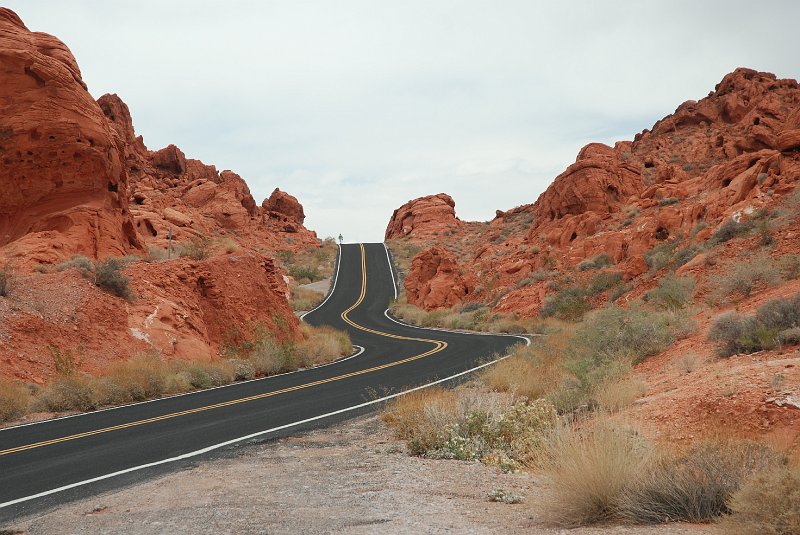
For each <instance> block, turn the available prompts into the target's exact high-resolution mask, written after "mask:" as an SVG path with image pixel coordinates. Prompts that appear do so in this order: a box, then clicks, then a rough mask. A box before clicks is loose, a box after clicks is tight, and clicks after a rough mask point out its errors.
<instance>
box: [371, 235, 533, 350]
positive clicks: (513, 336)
mask: <svg viewBox="0 0 800 535" xmlns="http://www.w3.org/2000/svg"><path fill="white" fill-rule="evenodd" d="M383 248H384V249H385V250H386V261H387V262H388V263H389V273H391V274H392V285H393V286H394V298H395V299H397V279H395V277H394V270H393V269H392V261H391V259H390V258H389V248H388V247H387V246H386V242H383ZM383 315H384V316H386V317H387V318H389V319H390V320H391V321H393V322H395V323H397V324H398V325H403V326H404V327H411V328H413V329H419V330H421V331H443V332H446V333H455V334H471V335H473V336H506V337H509V338H519V339H520V340H524V341H525V345H526V346H529V345H531V339H530V338H529V337H527V336H522V335H520V334H506V333H481V332H471V331H456V330H453V329H444V328H441V327H420V326H419V325H412V324H410V323H405V322H402V321H400V320H397V319H395V318H393V317H391V316H390V315H389V309H388V308H387V309H386V310H384V311H383ZM503 358H505V357H503ZM498 360H501V359H498Z"/></svg>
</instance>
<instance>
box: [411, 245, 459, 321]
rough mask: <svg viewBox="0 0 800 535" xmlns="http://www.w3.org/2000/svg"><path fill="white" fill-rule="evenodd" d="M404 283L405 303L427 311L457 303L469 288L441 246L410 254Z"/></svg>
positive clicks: (453, 257)
mask: <svg viewBox="0 0 800 535" xmlns="http://www.w3.org/2000/svg"><path fill="white" fill-rule="evenodd" d="M404 285H405V288H406V297H407V299H408V302H409V303H411V304H412V305H417V306H419V307H422V308H426V309H429V310H430V309H434V308H441V307H452V306H455V305H458V304H460V303H461V301H462V300H463V299H464V297H465V296H466V295H467V294H468V293H469V292H470V290H471V289H472V288H471V285H470V284H468V283H467V282H466V281H465V279H464V277H463V276H462V275H461V273H460V272H459V269H458V265H457V263H456V258H455V256H453V253H451V252H450V251H448V250H447V249H445V248H444V247H441V246H436V247H433V248H431V249H427V250H425V251H422V252H420V253H419V254H417V255H416V256H415V257H414V260H413V261H412V263H411V269H410V270H409V272H408V274H407V276H406V279H405V283H404Z"/></svg>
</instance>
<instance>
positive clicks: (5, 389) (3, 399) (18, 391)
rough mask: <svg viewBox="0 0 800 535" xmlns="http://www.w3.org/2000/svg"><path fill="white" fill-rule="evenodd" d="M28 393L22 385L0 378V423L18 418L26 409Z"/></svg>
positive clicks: (28, 400) (28, 399)
mask: <svg viewBox="0 0 800 535" xmlns="http://www.w3.org/2000/svg"><path fill="white" fill-rule="evenodd" d="M29 402H30V393H29V392H28V389H27V388H25V387H24V386H22V385H19V384H16V383H12V382H11V381H7V380H5V379H0V423H3V422H8V421H10V420H14V419H15V418H19V417H20V416H22V415H23V414H25V412H26V411H27V410H28V403H29Z"/></svg>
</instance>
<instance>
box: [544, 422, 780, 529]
mask: <svg viewBox="0 0 800 535" xmlns="http://www.w3.org/2000/svg"><path fill="white" fill-rule="evenodd" d="M550 452H551V464H550V466H549V470H548V471H549V473H550V476H551V481H552V485H553V491H554V494H553V498H552V500H551V501H550V503H548V504H547V516H548V517H549V518H550V519H551V520H552V521H554V522H555V523H558V524H563V525H569V526H581V525H587V524H593V523H596V522H602V521H608V520H625V521H628V522H632V523H636V524H654V523H662V522H678V521H689V522H709V521H712V520H714V519H717V518H719V517H721V516H722V515H725V514H727V513H728V512H729V511H730V508H729V504H730V503H732V496H734V494H735V493H737V491H738V490H739V489H740V488H741V487H742V485H743V484H744V483H745V482H746V481H747V480H748V478H750V477H752V476H753V475H754V474H761V473H764V471H769V470H772V469H773V468H775V467H779V466H781V465H782V464H783V463H784V462H785V459H784V458H783V457H782V456H781V455H779V454H777V453H775V452H774V451H773V450H771V449H769V448H768V447H767V446H765V445H763V444H759V443H756V442H750V441H731V440H728V441H723V440H715V441H705V442H701V443H700V444H698V445H696V446H695V447H694V448H693V449H691V450H690V451H688V452H687V453H685V454H682V455H676V454H673V453H670V452H666V451H663V450H659V449H658V448H656V447H655V446H653V445H652V444H650V443H648V442H647V441H645V440H643V439H642V438H641V437H640V436H639V435H638V434H637V433H635V432H633V431H631V430H628V429H624V428H620V427H617V426H614V425H612V424H610V423H609V422H608V421H605V420H601V421H600V422H598V423H596V424H595V425H593V426H591V427H581V428H578V427H574V426H572V427H563V428H560V429H559V430H558V431H557V432H556V433H554V435H553V437H552V438H551V440H550Z"/></svg>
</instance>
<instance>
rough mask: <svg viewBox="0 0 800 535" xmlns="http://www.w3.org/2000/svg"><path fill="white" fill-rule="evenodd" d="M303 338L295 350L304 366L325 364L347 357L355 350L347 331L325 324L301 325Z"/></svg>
mask: <svg viewBox="0 0 800 535" xmlns="http://www.w3.org/2000/svg"><path fill="white" fill-rule="evenodd" d="M300 332H301V333H302V335H303V340H301V341H300V342H298V343H297V345H296V347H295V351H296V352H297V355H298V360H299V362H300V363H301V365H302V366H305V367H307V366H315V365H318V364H325V363H327V362H332V361H334V360H337V359H340V358H341V357H346V356H347V355H349V354H350V353H352V351H353V344H352V342H351V341H350V335H349V334H348V333H347V331H340V330H338V329H334V328H333V327H328V326H327V325H323V326H320V327H312V326H311V325H308V324H305V323H304V324H301V325H300Z"/></svg>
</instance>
